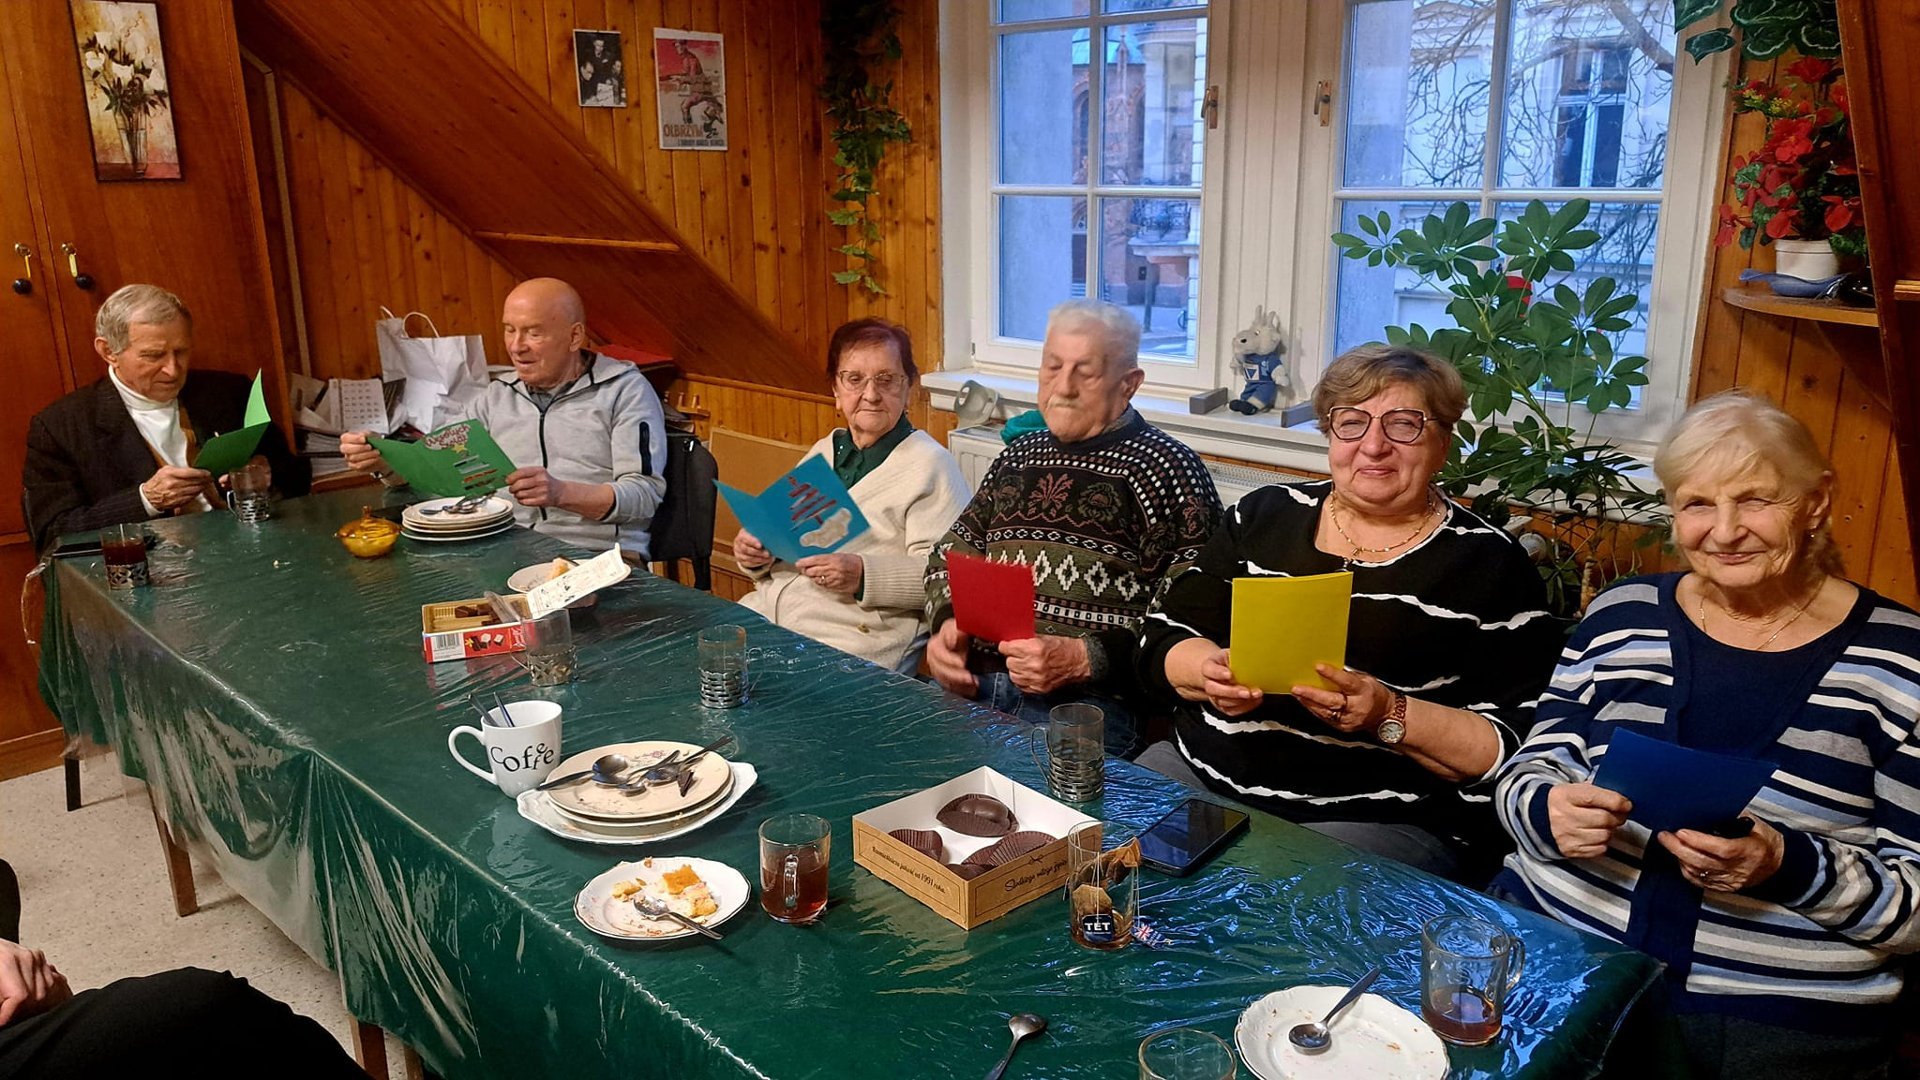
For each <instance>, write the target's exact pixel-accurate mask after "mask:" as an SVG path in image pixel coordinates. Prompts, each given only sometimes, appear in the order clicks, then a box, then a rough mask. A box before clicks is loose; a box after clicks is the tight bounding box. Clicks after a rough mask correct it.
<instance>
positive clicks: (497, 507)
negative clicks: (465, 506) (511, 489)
mask: <svg viewBox="0 0 1920 1080" xmlns="http://www.w3.org/2000/svg"><path fill="white" fill-rule="evenodd" d="M459 501H460V500H459V499H458V498H448V499H425V500H422V501H420V502H417V503H414V504H412V505H411V506H408V507H407V508H406V509H404V510H402V511H400V514H401V516H402V517H413V518H419V519H421V520H422V521H434V522H452V521H485V520H486V519H487V518H490V517H495V516H498V515H500V514H511V513H513V504H512V503H510V502H508V501H507V500H505V499H503V498H501V497H500V496H498V495H489V496H487V501H486V502H483V503H481V504H480V505H479V506H476V507H474V508H473V509H472V510H468V511H466V512H464V513H459V514H443V513H433V514H429V513H427V512H426V511H428V510H435V511H438V510H443V509H445V508H446V507H449V506H452V505H453V504H455V503H457V502H459Z"/></svg>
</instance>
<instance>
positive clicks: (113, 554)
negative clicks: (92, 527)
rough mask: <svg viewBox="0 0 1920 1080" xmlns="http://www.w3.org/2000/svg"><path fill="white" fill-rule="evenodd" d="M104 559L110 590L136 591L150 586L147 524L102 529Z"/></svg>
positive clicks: (101, 541) (101, 547) (101, 549)
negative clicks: (148, 584)
mask: <svg viewBox="0 0 1920 1080" xmlns="http://www.w3.org/2000/svg"><path fill="white" fill-rule="evenodd" d="M100 556H101V558H103V559H105V560H106V564H107V588H109V589H133V588H138V587H140V586H142V585H145V584H146V583H147V530H146V527H145V526H143V525H109V526H107V527H106V528H104V529H101V530H100Z"/></svg>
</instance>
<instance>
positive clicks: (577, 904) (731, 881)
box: [573, 855, 753, 941]
mask: <svg viewBox="0 0 1920 1080" xmlns="http://www.w3.org/2000/svg"><path fill="white" fill-rule="evenodd" d="M683 866H685V867H692V868H693V872H694V873H696V874H699V875H700V880H702V881H704V882H706V883H707V889H708V891H710V892H712V893H713V900H714V903H716V904H718V905H719V910H718V911H715V912H713V913H712V914H709V915H704V916H701V917H699V918H697V919H695V920H694V921H695V922H698V923H699V924H700V925H702V926H719V925H720V924H721V923H723V922H726V921H727V920H728V919H731V918H733V917H734V916H735V915H737V914H739V913H740V909H741V908H743V907H746V906H747V901H748V900H749V899H751V898H752V896H753V890H752V889H750V888H748V887H747V879H746V878H745V877H743V876H742V875H741V873H740V871H738V870H735V869H734V868H733V867H731V866H728V865H727V864H725V863H717V862H714V861H713V860H712V859H692V858H684V857H681V856H662V855H655V856H653V857H651V858H647V859H641V860H639V861H638V862H623V863H621V864H619V865H618V866H615V867H614V868H613V869H611V870H609V871H607V872H606V873H604V874H601V875H600V876H599V877H596V878H594V879H593V880H592V881H589V882H587V885H586V888H584V889H581V890H580V894H579V895H578V896H576V897H574V898H573V915H574V918H576V919H579V920H580V923H581V925H582V926H585V927H586V928H587V929H589V930H591V931H593V932H594V933H596V934H599V935H600V936H601V937H607V938H613V939H614V940H615V941H670V940H672V939H674V938H683V937H692V936H693V935H694V933H695V931H692V930H689V929H687V928H686V927H684V926H681V925H680V924H679V923H677V922H674V921H673V920H672V919H649V918H646V917H645V916H643V915H641V914H640V912H639V911H638V910H637V909H635V908H634V906H633V904H632V902H631V901H617V900H615V899H614V898H613V887H614V886H615V885H618V884H620V883H621V882H623V881H631V880H633V879H634V878H639V879H641V880H644V881H650V882H654V883H656V885H657V884H658V882H659V881H660V876H661V875H662V874H665V873H666V872H667V871H669V870H678V869H680V868H681V867H683ZM649 891H650V892H653V891H655V890H649ZM659 895H664V892H663V891H662V892H660V893H659Z"/></svg>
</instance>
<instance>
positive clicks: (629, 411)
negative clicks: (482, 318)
mask: <svg viewBox="0 0 1920 1080" xmlns="http://www.w3.org/2000/svg"><path fill="white" fill-rule="evenodd" d="M501 322H502V324H503V329H504V331H505V334H506V346H507V356H508V357H509V358H510V359H511V360H512V361H513V374H512V375H511V376H508V377H506V378H503V379H496V380H495V381H493V382H492V383H490V384H488V386H487V389H486V393H484V394H483V395H481V397H480V400H479V402H478V404H477V405H476V406H475V408H474V416H473V418H474V419H476V420H478V421H480V422H481V423H482V424H485V425H486V428H487V432H488V433H489V434H491V435H492V436H493V440H494V442H496V443H498V444H499V445H500V449H501V450H503V451H505V452H506V455H507V457H508V458H509V459H510V460H512V462H513V463H514V465H515V469H514V471H513V472H512V473H511V474H509V475H508V476H507V487H506V493H507V494H508V495H510V496H512V497H513V499H514V501H515V502H516V503H518V504H519V505H518V506H517V507H516V509H515V510H514V518H515V520H516V521H517V522H518V523H519V524H520V525H522V526H524V527H526V528H530V529H534V530H537V531H539V532H543V533H546V534H547V535H549V536H552V537H553V538H555V539H556V540H563V541H566V542H568V543H571V544H577V545H579V546H581V547H585V548H594V549H598V550H606V549H607V548H611V547H616V546H617V547H619V548H620V549H621V550H622V551H624V552H626V553H628V554H629V555H630V556H632V557H633V558H635V559H636V560H639V561H645V559H646V558H647V554H648V545H649V541H650V536H649V534H648V528H649V526H651V525H652V523H653V515H654V513H655V512H656V511H657V510H658V509H659V508H660V501H661V500H662V499H663V498H665V497H666V493H667V481H666V464H667V433H666V419H665V416H664V414H663V411H662V409H661V407H660V395H658V394H656V393H654V390H653V386H652V384H650V383H648V382H647V380H646V377H645V376H644V375H642V374H641V373H640V369H639V368H636V367H634V366H633V365H632V364H629V363H626V362H624V361H620V360H612V359H608V358H607V357H604V356H600V355H598V354H596V353H594V352H592V351H591V350H589V349H588V348H587V347H586V343H587V325H586V306H585V304H584V303H582V301H581V299H580V294H579V293H577V292H575V291H574V290H573V287H572V286H570V285H568V284H567V283H566V282H564V281H560V280H557V279H555V278H534V279H532V280H530V281H523V282H521V283H520V285H519V286H518V287H516V288H515V289H514V290H513V292H511V293H509V294H507V302H506V305H505V309H504V311H503V312H502V316H501ZM340 452H341V453H342V454H343V455H344V456H345V457H346V460H347V464H349V465H351V466H353V467H354V468H356V469H359V470H360V471H362V472H366V473H371V474H373V475H375V476H380V477H382V478H383V479H385V478H386V475H387V474H388V473H390V472H391V471H392V470H391V468H390V467H389V466H388V465H387V464H386V462H385V460H384V459H382V458H381V457H380V452H379V451H378V450H375V449H374V448H373V447H372V446H371V445H369V444H368V442H367V434H366V433H365V432H349V433H347V434H346V435H343V436H341V438H340Z"/></svg>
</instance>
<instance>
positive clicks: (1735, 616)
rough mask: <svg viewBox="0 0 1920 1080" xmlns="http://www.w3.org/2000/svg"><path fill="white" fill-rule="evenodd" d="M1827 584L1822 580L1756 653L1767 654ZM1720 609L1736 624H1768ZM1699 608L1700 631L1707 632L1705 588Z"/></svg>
mask: <svg viewBox="0 0 1920 1080" xmlns="http://www.w3.org/2000/svg"><path fill="white" fill-rule="evenodd" d="M1826 584H1827V582H1826V579H1825V578H1821V579H1820V583H1819V584H1818V585H1815V586H1814V587H1813V592H1811V593H1809V594H1807V598H1806V599H1805V600H1802V601H1801V602H1800V606H1799V607H1797V608H1794V609H1793V614H1792V615H1789V616H1788V617H1787V621H1786V622H1783V623H1781V624H1780V626H1779V627H1778V628H1777V629H1775V630H1774V632H1773V633H1772V634H1769V635H1768V636H1767V640H1765V641H1763V642H1761V643H1760V647H1759V648H1757V649H1755V650H1754V651H1755V652H1766V651H1767V647H1768V646H1770V645H1772V644H1773V643H1774V642H1776V641H1778V640H1780V635H1781V634H1784V633H1786V632H1787V627H1789V626H1792V625H1793V624H1794V623H1797V622H1799V621H1800V616H1802V615H1805V614H1806V613H1807V609H1808V608H1810V607H1812V606H1813V602H1814V601H1815V600H1817V599H1819V598H1820V590H1821V589H1823V588H1825V587H1826ZM1719 607H1720V610H1722V611H1724V612H1726V613H1727V617H1728V618H1730V619H1732V620H1734V621H1735V622H1741V623H1746V624H1747V625H1748V626H1752V625H1753V624H1754V623H1760V624H1761V625H1762V626H1764V625H1766V623H1765V622H1764V621H1763V620H1760V619H1750V618H1747V617H1746V616H1744V615H1741V614H1740V613H1739V612H1736V611H1734V610H1733V609H1732V608H1730V607H1727V606H1726V605H1725V604H1721V605H1719ZM1699 608H1700V629H1702V630H1705V629H1706V628H1707V591H1706V590H1705V589H1704V588H1703V589H1701V590H1700V603H1699Z"/></svg>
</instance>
